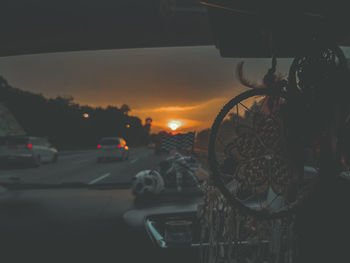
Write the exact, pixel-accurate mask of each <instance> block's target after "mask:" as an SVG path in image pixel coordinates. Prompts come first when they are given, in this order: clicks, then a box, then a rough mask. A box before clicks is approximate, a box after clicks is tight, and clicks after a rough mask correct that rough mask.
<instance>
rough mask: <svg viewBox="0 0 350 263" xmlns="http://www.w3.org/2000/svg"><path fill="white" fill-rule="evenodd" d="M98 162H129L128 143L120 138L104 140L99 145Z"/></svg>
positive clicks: (106, 138)
mask: <svg viewBox="0 0 350 263" xmlns="http://www.w3.org/2000/svg"><path fill="white" fill-rule="evenodd" d="M97 149H98V157H97V161H98V162H102V161H107V160H127V159H129V146H128V145H126V141H125V140H124V139H123V138H119V137H105V138H102V139H101V140H100V142H99V144H98V145H97Z"/></svg>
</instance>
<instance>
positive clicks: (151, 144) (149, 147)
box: [147, 142, 156, 149]
mask: <svg viewBox="0 0 350 263" xmlns="http://www.w3.org/2000/svg"><path fill="white" fill-rule="evenodd" d="M147 148H148V149H154V148H156V144H155V143H153V142H151V143H149V144H147Z"/></svg>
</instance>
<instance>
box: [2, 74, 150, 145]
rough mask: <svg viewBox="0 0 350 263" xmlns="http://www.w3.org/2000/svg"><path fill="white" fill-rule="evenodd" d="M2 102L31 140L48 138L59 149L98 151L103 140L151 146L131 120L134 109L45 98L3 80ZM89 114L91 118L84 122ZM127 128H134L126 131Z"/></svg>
mask: <svg viewBox="0 0 350 263" xmlns="http://www.w3.org/2000/svg"><path fill="white" fill-rule="evenodd" d="M0 102H1V103H3V104H4V105H5V106H7V108H8V109H9V110H10V111H11V113H12V114H13V115H14V117H15V118H16V120H17V121H18V122H19V123H20V125H21V126H22V127H23V129H24V130H25V131H26V133H27V134H28V135H30V136H47V137H48V138H49V140H50V141H51V142H52V143H53V144H54V145H55V146H56V147H58V148H59V149H83V148H95V147H96V145H97V143H98V141H99V139H100V138H101V137H106V136H113V137H118V136H119V137H123V138H125V139H126V141H127V143H128V144H129V145H142V144H146V143H147V142H148V140H149V139H148V137H149V136H148V135H149V132H146V131H145V129H144V126H143V125H142V121H141V120H140V119H139V118H138V117H135V116H128V113H129V112H130V107H129V106H128V105H126V104H124V105H122V107H121V108H120V109H118V108H117V107H115V106H107V107H106V108H102V107H91V106H89V105H80V104H78V103H76V102H75V101H74V98H73V97H61V96H58V97H56V98H49V99H47V98H45V97H44V96H43V95H41V94H34V93H32V92H28V91H23V90H20V89H17V88H13V87H11V86H10V85H9V84H8V83H7V81H6V80H5V79H4V78H3V77H1V76H0ZM83 113H88V114H89V118H84V117H83ZM126 124H129V125H130V128H129V129H126V128H125V127H126Z"/></svg>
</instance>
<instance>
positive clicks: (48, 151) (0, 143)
mask: <svg viewBox="0 0 350 263" xmlns="http://www.w3.org/2000/svg"><path fill="white" fill-rule="evenodd" d="M57 158H58V151H57V149H55V148H54V147H53V146H52V145H51V144H50V143H49V141H48V139H47V138H44V137H28V136H3V137H1V138H0V160H1V163H5V164H18V165H20V164H25V165H29V166H33V167H38V166H40V164H41V163H48V162H52V163H54V162H56V161H57Z"/></svg>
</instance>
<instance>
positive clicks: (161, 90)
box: [0, 46, 347, 184]
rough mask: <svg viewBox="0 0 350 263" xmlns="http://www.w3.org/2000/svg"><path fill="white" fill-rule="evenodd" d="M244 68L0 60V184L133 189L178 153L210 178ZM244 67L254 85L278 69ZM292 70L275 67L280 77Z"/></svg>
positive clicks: (209, 63)
mask: <svg viewBox="0 0 350 263" xmlns="http://www.w3.org/2000/svg"><path fill="white" fill-rule="evenodd" d="M344 50H345V52H347V49H346V48H345V49H344ZM240 61H243V60H242V59H233V58H222V57H220V55H219V54H218V51H217V49H216V48H215V47H214V46H197V47H169V48H145V49H125V50H107V51H88V52H66V53H64V52H63V53H47V54H38V55H26V56H12V57H2V58H0V69H1V78H0V95H1V98H2V100H1V102H0V105H1V108H0V110H1V112H0V114H1V127H0V128H1V131H0V134H2V135H3V136H1V137H0V144H1V145H2V147H1V148H0V159H1V170H0V181H1V182H8V181H11V178H17V180H19V181H20V182H23V183H46V184H58V183H66V182H80V183H86V184H89V183H92V184H111V183H125V182H129V183H131V182H132V178H133V177H134V176H135V175H136V174H137V173H138V172H140V171H143V170H147V169H156V170H157V171H161V165H160V164H161V163H162V161H165V160H166V159H167V158H169V157H171V156H173V155H174V152H175V151H176V152H179V153H180V154H182V155H184V156H192V157H193V158H196V163H197V164H200V166H201V168H200V172H198V171H197V173H198V174H202V175H203V174H207V173H208V171H209V169H208V164H207V149H208V140H209V134H210V127H211V125H212V122H213V120H214V119H215V117H216V115H217V113H218V112H219V110H220V109H221V107H222V106H223V105H224V104H225V103H226V102H227V101H228V100H229V99H230V98H232V97H233V96H235V95H238V94H239V93H241V92H243V91H245V90H247V88H246V87H245V86H244V85H242V84H241V82H240V81H239V80H238V79H237V76H236V75H235V69H236V66H237V64H238V63H239V62H240ZM244 61H245V65H244V71H245V73H246V76H245V77H246V78H247V79H249V80H251V81H255V82H257V83H259V82H261V79H262V78H263V76H264V75H265V74H266V71H267V69H268V68H269V67H270V64H271V61H270V59H245V60H244ZM290 63H291V59H279V60H278V71H279V72H280V73H281V75H284V76H285V75H286V74H287V72H288V68H289V66H290ZM180 135H181V136H184V137H183V138H182V137H181V138H180V137H179V136H180ZM170 137H172V138H174V140H179V142H180V141H181V143H180V144H181V145H180V144H178V145H176V146H174V145H172V143H173V142H171V139H169V138H170ZM28 138H31V139H30V140H29V139H28ZM175 138H177V139H175ZM51 145H52V146H51ZM113 145H115V147H110V149H108V148H106V147H104V146H113ZM169 145H170V146H169ZM5 146H6V147H5ZM39 146H40V147H39ZM167 147H169V148H167ZM174 180H175V179H174Z"/></svg>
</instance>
